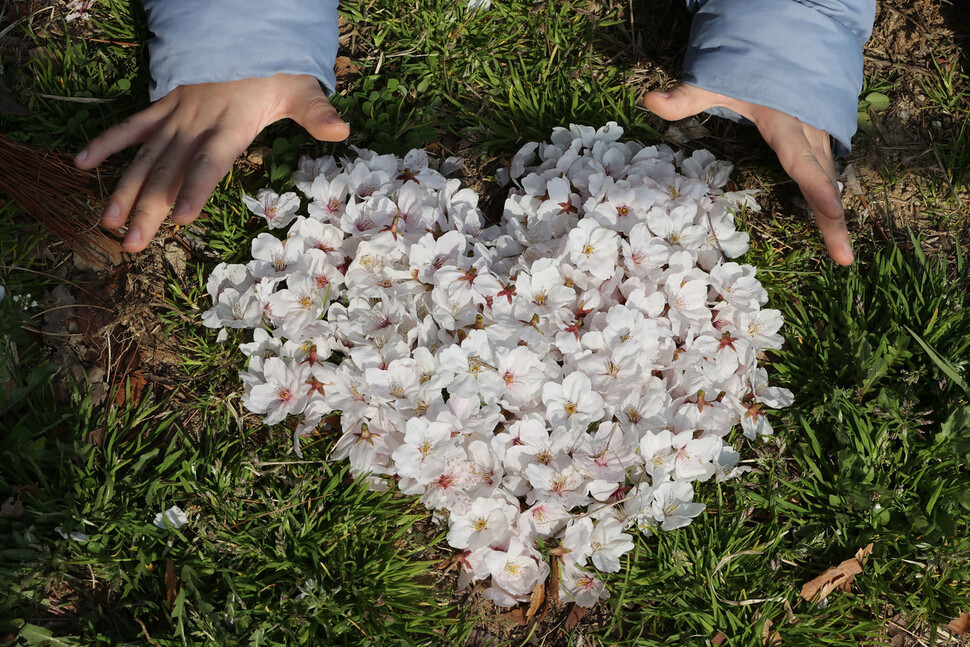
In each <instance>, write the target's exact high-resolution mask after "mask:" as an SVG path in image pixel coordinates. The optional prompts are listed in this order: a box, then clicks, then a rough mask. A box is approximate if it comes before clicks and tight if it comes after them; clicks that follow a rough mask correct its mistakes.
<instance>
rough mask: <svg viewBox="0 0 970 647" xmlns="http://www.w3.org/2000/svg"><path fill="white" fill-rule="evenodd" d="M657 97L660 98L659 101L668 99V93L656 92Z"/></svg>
mask: <svg viewBox="0 0 970 647" xmlns="http://www.w3.org/2000/svg"><path fill="white" fill-rule="evenodd" d="M657 96H658V97H660V98H661V99H669V98H670V93H669V92H661V91H659V90H658V91H657Z"/></svg>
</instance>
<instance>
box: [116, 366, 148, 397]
mask: <svg viewBox="0 0 970 647" xmlns="http://www.w3.org/2000/svg"><path fill="white" fill-rule="evenodd" d="M147 385H148V380H147V379H145V373H144V371H142V370H141V369H140V368H136V369H135V370H134V371H132V372H131V373H129V374H128V375H127V376H125V379H124V381H121V380H119V381H118V383H117V384H116V385H115V397H114V403H115V406H118V407H123V406H125V403H126V402H138V401H140V400H141V396H142V393H144V392H145V387H146V386H147Z"/></svg>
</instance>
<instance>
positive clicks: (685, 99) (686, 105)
mask: <svg viewBox="0 0 970 647" xmlns="http://www.w3.org/2000/svg"><path fill="white" fill-rule="evenodd" d="M718 103H719V102H718V95H716V94H714V93H713V92H709V91H707V90H702V89H700V88H698V87H695V86H693V85H690V84H688V83H681V84H680V85H678V86H677V87H675V88H673V89H671V90H668V91H666V92H660V91H654V92H648V93H647V94H646V95H644V97H643V105H644V106H646V108H647V110H649V111H650V112H652V113H654V114H655V115H657V116H659V117H661V118H662V119H666V120H667V121H677V120H679V119H686V118H687V117H692V116H693V115H696V114H698V113H701V112H704V111H705V110H709V109H710V108H713V107H714V106H715V105H718Z"/></svg>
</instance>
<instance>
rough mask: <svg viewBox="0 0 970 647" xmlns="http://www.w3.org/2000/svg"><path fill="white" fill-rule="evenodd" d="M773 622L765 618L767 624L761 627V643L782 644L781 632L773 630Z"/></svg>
mask: <svg viewBox="0 0 970 647" xmlns="http://www.w3.org/2000/svg"><path fill="white" fill-rule="evenodd" d="M772 624H773V623H772V622H771V620H769V619H768V618H765V624H764V625H763V626H762V627H761V644H763V645H780V644H781V634H780V633H778V632H777V631H772V630H771V625H772Z"/></svg>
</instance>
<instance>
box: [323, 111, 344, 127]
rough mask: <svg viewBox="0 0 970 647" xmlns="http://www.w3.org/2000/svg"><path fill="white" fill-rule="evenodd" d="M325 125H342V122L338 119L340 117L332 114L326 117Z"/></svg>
mask: <svg viewBox="0 0 970 647" xmlns="http://www.w3.org/2000/svg"><path fill="white" fill-rule="evenodd" d="M327 123H328V124H342V123H344V120H343V119H341V118H340V115H338V114H336V113H333V114H330V115H327Z"/></svg>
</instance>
